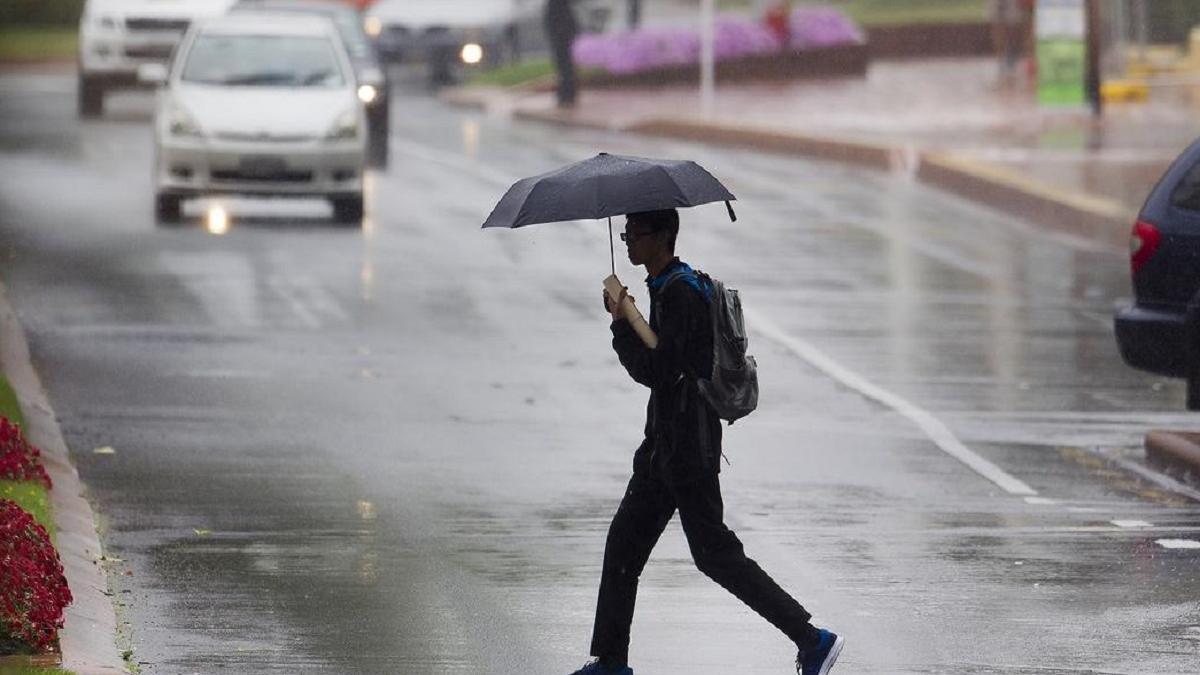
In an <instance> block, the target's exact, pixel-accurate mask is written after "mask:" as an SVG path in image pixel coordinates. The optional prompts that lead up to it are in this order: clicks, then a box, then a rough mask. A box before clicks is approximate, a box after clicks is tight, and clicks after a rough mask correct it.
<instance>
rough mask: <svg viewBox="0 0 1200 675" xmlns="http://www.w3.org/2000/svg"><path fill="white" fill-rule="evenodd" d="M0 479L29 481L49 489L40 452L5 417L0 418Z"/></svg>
mask: <svg viewBox="0 0 1200 675" xmlns="http://www.w3.org/2000/svg"><path fill="white" fill-rule="evenodd" d="M0 479H5V480H31V481H36V482H39V483H41V484H42V485H45V486H46V488H47V489H49V488H50V487H51V483H50V476H49V475H47V474H46V467H44V466H42V452H41V451H40V450H38V449H37V448H35V447H33V445H31V444H30V443H29V441H27V440H25V437H24V436H23V435H22V434H21V428H20V427H18V426H17V425H15V424H13V423H12V422H10V421H8V419H7V418H5V417H0Z"/></svg>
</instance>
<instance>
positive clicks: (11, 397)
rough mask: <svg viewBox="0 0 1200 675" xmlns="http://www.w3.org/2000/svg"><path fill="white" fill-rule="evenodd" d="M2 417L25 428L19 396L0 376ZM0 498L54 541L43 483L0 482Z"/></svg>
mask: <svg viewBox="0 0 1200 675" xmlns="http://www.w3.org/2000/svg"><path fill="white" fill-rule="evenodd" d="M0 417H7V418H8V419H9V421H11V422H16V423H17V424H18V425H20V426H21V428H22V429H24V428H25V417H24V416H23V415H21V406H20V405H18V404H17V394H16V392H14V391H13V388H12V385H10V384H9V383H8V380H7V379H5V378H4V376H3V375H0ZM0 498H4V499H11V500H13V501H14V502H16V503H17V505H19V506H20V507H21V508H23V509H25V510H26V511H28V512H29V514H30V515H32V516H33V518H34V520H36V521H38V522H39V523H41V524H42V527H45V528H46V531H47V532H49V533H50V540H51V541H54V517H53V515H52V514H51V512H50V494H49V492H48V491H47V490H46V488H45V487H44V486H43V485H42V484H41V483H35V482H33V481H27V480H20V481H17V480H0Z"/></svg>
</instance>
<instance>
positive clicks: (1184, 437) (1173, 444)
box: [1146, 429, 1200, 480]
mask: <svg viewBox="0 0 1200 675" xmlns="http://www.w3.org/2000/svg"><path fill="white" fill-rule="evenodd" d="M1146 459H1147V460H1149V462H1150V463H1151V464H1155V465H1158V466H1159V467H1162V468H1165V469H1168V470H1170V471H1172V472H1175V473H1181V474H1183V477H1184V478H1185V479H1190V480H1195V479H1197V478H1200V432H1195V431H1166V430H1161V429H1155V430H1154V431H1151V432H1150V433H1148V434H1146Z"/></svg>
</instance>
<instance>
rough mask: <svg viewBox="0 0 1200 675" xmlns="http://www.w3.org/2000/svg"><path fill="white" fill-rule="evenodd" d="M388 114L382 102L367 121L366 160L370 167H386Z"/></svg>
mask: <svg viewBox="0 0 1200 675" xmlns="http://www.w3.org/2000/svg"><path fill="white" fill-rule="evenodd" d="M388 114H389V113H388V106H387V104H384V105H383V106H381V107H380V108H379V109H378V110H376V111H374V114H373V115H372V116H371V119H370V120H369V121H368V122H369V123H368V127H369V128H370V130H371V135H370V138H368V139H367V160H368V162H369V163H370V165H371V167H372V168H376V169H386V168H387V164H388V135H389V133H390V130H389V127H388V122H389V120H388Z"/></svg>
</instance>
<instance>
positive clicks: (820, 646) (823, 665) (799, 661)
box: [796, 628, 846, 675]
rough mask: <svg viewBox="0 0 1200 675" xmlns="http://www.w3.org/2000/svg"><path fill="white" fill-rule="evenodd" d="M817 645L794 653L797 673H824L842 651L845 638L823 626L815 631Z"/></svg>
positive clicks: (801, 674) (806, 674)
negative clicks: (817, 637)
mask: <svg viewBox="0 0 1200 675" xmlns="http://www.w3.org/2000/svg"><path fill="white" fill-rule="evenodd" d="M817 635H819V636H820V639H818V640H817V646H815V647H812V648H810V649H808V650H807V651H802V652H800V653H798V654H796V673H797V675H826V673H828V672H829V669H830V668H832V667H833V664H834V662H835V661H837V658H838V655H840V654H841V653H842V645H843V644H845V642H846V641H845V640H844V639H842V637H841V636H839V635H838V634H837V633H831V632H829V631H827V630H825V629H824V628H822V629H820V630H818V631H817Z"/></svg>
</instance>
